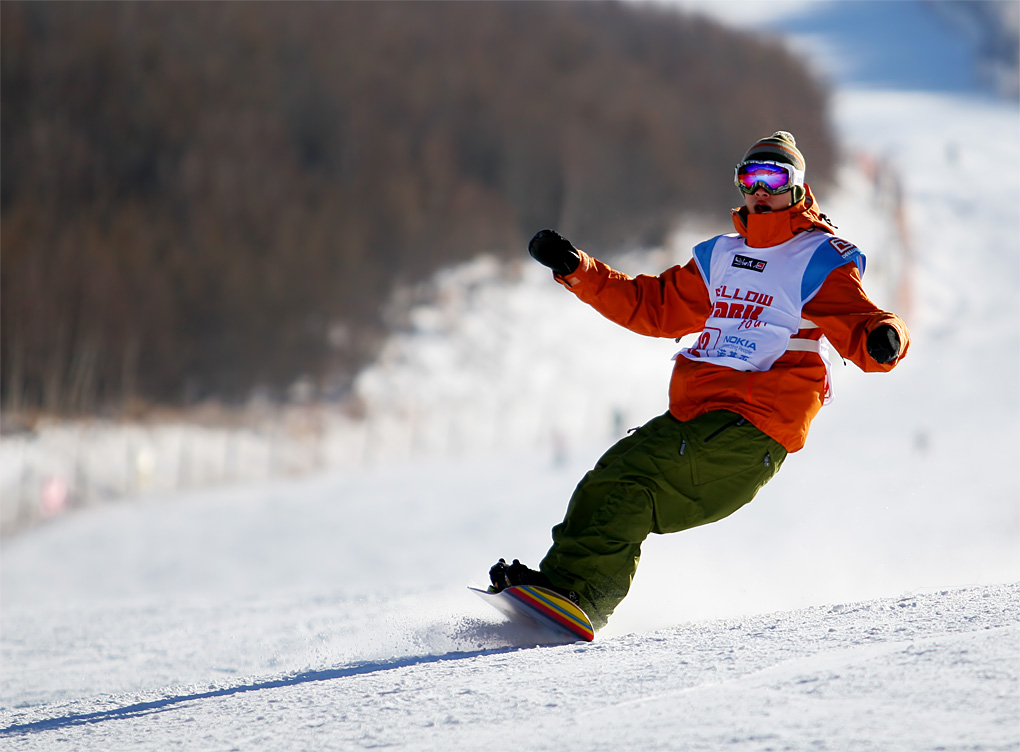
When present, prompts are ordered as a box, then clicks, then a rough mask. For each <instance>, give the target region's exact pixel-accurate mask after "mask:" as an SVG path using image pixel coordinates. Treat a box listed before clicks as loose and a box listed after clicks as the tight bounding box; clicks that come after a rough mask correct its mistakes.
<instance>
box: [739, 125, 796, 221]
mask: <svg viewBox="0 0 1020 752" xmlns="http://www.w3.org/2000/svg"><path fill="white" fill-rule="evenodd" d="M755 159H760V160H762V161H764V162H782V163H783V164H788V165H793V166H794V167H795V168H796V169H798V170H805V169H806V165H805V163H804V155H803V154H801V153H800V149H798V148H797V139H795V138H794V137H793V134H792V133H788V132H787V131H776V132H775V133H773V134H772V135H771V136H769V137H768V138H763V139H760V140H759V141H758V142H757V143H755V145H754V146H752V147H751V148H750V149H748V150H747V153H746V154H744V158H743V159H741V160H740V161H741V162H747V161H748V160H755ZM804 196H805V192H804V187H803V186H800V185H797V186H794V187H793V203H795V204H796V203H798V202H800V200H801V199H803V198H804Z"/></svg>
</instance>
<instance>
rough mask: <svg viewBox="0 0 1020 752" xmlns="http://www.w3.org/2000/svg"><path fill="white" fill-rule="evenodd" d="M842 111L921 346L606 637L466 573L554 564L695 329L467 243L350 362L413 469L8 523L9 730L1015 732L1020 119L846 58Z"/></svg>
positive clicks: (661, 553)
mask: <svg viewBox="0 0 1020 752" xmlns="http://www.w3.org/2000/svg"><path fill="white" fill-rule="evenodd" d="M823 31H824V33H826V34H829V35H832V34H834V33H835V31H834V30H833V29H831V28H826V29H824V30H823ZM833 41H834V43H835V42H837V41H838V42H840V43H846V42H847V41H850V40H847V39H846V38H839V39H837V38H833ZM910 41H911V43H912V44H914V45H918V44H920V43H921V42H923V41H924V40H923V39H912V40H910ZM935 42H936V43H938V42H939V39H938V38H937V37H936V38H935ZM915 49H916V54H930V53H929V52H927V51H926V50H924V49H923V48H915ZM835 104H836V113H835V114H836V122H837V125H838V127H839V128H840V130H841V132H842V133H843V136H844V138H845V140H846V142H847V144H848V153H852V152H855V151H857V150H859V149H865V150H866V151H867V152H868V154H869V155H870V156H871V158H872V159H873V160H875V161H877V162H880V163H885V164H886V165H887V167H888V172H886V173H884V174H887V175H890V174H891V175H898V176H899V179H900V181H901V187H902V192H903V195H904V196H905V198H906V201H905V203H904V204H902V207H901V208H902V209H903V212H902V214H900V215H898V219H899V220H901V221H902V226H901V227H899V229H896V228H895V227H894V226H893V225H894V224H895V220H896V219H897V215H895V214H893V213H890V211H889V205H888V200H889V195H890V194H889V192H888V191H882V192H875V191H874V190H873V184H872V183H871V182H869V179H868V176H867V175H866V174H865V173H864V172H862V171H861V170H860V169H859V168H857V167H848V168H847V170H846V171H845V173H844V177H843V180H842V183H841V185H840V186H839V189H838V191H836V192H834V193H832V194H831V195H823V196H821V197H820V199H821V202H822V205H823V208H824V209H825V211H826V212H827V213H829V214H830V216H832V217H833V218H834V219H835V221H836V222H837V224H839V225H840V229H841V231H844V232H845V234H846V236H847V237H849V238H850V239H852V240H853V241H854V242H856V243H857V244H858V245H859V246H860V247H861V248H862V249H863V250H864V251H865V252H866V253H867V254H868V256H869V274H868V277H867V278H866V284H867V285H868V287H869V289H870V290H871V291H872V292H873V293H874V297H875V298H876V299H877V300H878V301H879V302H880V303H882V304H884V305H889V306H897V305H899V304H901V303H902V304H903V305H904V306H906V307H907V308H909V310H904V315H905V316H906V318H907V321H908V323H909V324H910V326H911V329H912V332H913V335H914V346H913V349H912V351H911V354H910V357H909V358H908V359H907V360H906V361H905V362H904V363H903V365H902V366H901V367H900V368H898V369H897V370H896V371H895V372H894V373H893V374H890V375H864V374H860V373H858V372H857V371H856V369H854V368H853V367H852V366H851V367H846V368H844V367H842V366H837V373H836V389H837V399H836V402H835V403H834V404H833V405H831V406H829V407H828V408H826V409H825V411H824V412H823V413H822V415H821V416H820V417H819V419H818V420H817V421H816V424H815V427H814V429H813V431H812V436H811V437H810V440H809V444H808V447H807V448H806V449H805V450H804V451H803V452H800V453H798V454H796V455H794V456H792V457H791V458H790V459H789V460H788V464H787V466H786V467H784V470H783V472H782V473H780V475H779V476H778V477H777V478H776V480H775V481H773V483H771V484H770V485H769V487H768V488H767V489H765V491H763V492H762V494H761V495H760V496H759V498H758V499H757V500H756V501H755V502H754V503H753V504H751V505H749V506H748V507H747V508H746V509H744V510H741V512H740V513H739V514H737V515H734V516H733V517H732V518H730V519H728V520H725V521H723V522H721V523H718V524H716V525H712V526H708V527H706V528H702V529H698V530H694V531H689V532H687V533H684V534H681V535H677V536H666V537H661V538H653V539H651V540H650V541H649V542H648V544H647V545H646V547H645V551H644V555H643V561H642V566H641V570H640V571H639V573H638V577H637V580H636V581H635V586H634V589H633V591H632V594H631V596H630V597H629V598H628V599H627V600H626V601H625V602H624V604H623V605H622V606H621V608H620V609H619V611H618V613H617V614H616V615H615V616H614V617H613V620H612V622H611V624H610V626H609V628H607V630H605V631H604V632H603V633H601V634H600V636H599V639H598V640H597V641H596V642H595V643H593V644H590V645H571V646H561V647H551V648H541V649H527V650H522V649H519V648H520V647H521V646H526V645H529V644H531V643H532V642H533V641H534V635H533V634H529V633H527V632H526V631H521V630H519V629H515V628H513V627H511V626H509V625H506V624H505V623H503V622H501V620H500V617H499V615H498V614H496V613H495V612H494V611H492V610H491V609H489V608H488V607H487V606H486V605H485V604H484V603H481V602H480V601H479V600H478V599H477V598H475V597H473V596H472V595H470V594H469V593H468V592H467V591H466V590H464V589H463V587H462V583H464V582H465V580H468V579H472V578H474V579H481V578H483V577H484V572H485V570H486V568H487V567H488V565H489V564H491V563H492V560H493V559H494V558H495V557H498V556H518V557H520V558H522V559H523V560H525V561H529V562H534V561H537V559H538V558H539V557H540V556H541V555H542V553H544V551H545V548H546V547H547V545H548V530H549V527H550V526H551V525H552V524H554V523H555V522H557V521H558V520H559V518H560V516H561V515H562V510H563V507H564V505H565V501H566V499H567V497H568V496H569V493H570V491H571V489H572V487H573V485H574V483H575V482H576V480H577V479H578V478H579V477H580V476H581V475H582V474H583V472H584V471H585V470H586V469H587V468H588V467H589V466H590V464H591V463H592V462H593V461H594V460H595V458H596V457H597V455H598V453H599V452H600V451H601V450H602V449H604V448H605V447H606V446H607V445H608V443H609V442H610V441H611V440H612V438H613V437H614V436H615V435H618V433H619V431H620V430H622V428H625V427H627V426H629V425H633V424H635V423H637V422H639V421H642V420H644V419H646V418H647V417H649V416H650V415H653V414H656V413H658V412H660V411H661V410H663V409H664V405H665V386H666V380H667V378H668V372H669V365H670V363H669V357H670V356H671V355H672V354H673V352H675V350H676V348H677V346H676V345H675V344H674V343H673V342H669V341H659V340H648V339H643V338H639V337H636V336H634V335H629V334H627V333H626V332H622V331H620V330H618V329H616V328H614V327H612V326H611V325H609V324H608V323H606V322H603V321H601V320H599V319H598V317H597V316H595V315H594V314H593V313H592V312H591V311H590V310H587V309H585V307H584V306H581V305H578V304H577V302H576V301H575V300H573V299H572V298H571V297H570V296H569V295H566V294H564V293H563V292H562V291H561V290H559V289H558V287H557V286H556V285H554V284H552V283H551V282H550V281H549V279H548V276H547V275H546V274H545V273H544V272H543V270H541V269H538V268H536V267H535V266H534V265H524V266H522V267H521V268H511V269H501V268H498V267H496V266H495V265H494V264H492V263H491V262H486V261H480V262H477V263H475V264H472V265H468V266H466V267H465V268H463V269H459V270H452V271H449V272H447V273H446V274H444V275H443V277H442V278H441V280H439V286H438V289H439V291H440V297H439V300H437V301H435V302H433V303H431V304H428V305H422V306H419V307H418V308H416V309H414V311H413V314H412V319H411V321H412V324H413V328H412V331H411V332H410V333H409V334H408V335H407V336H406V337H402V338H395V339H394V342H393V343H392V346H391V348H390V349H389V350H388V352H387V353H386V355H385V357H384V358H383V359H382V360H381V361H380V363H379V364H377V366H376V367H375V368H374V369H371V370H370V371H368V372H366V374H365V375H364V378H363V380H362V382H361V384H360V389H361V394H362V396H363V399H364V401H365V403H366V405H367V406H368V408H369V409H370V410H372V411H373V412H376V413H381V418H380V423H379V425H380V426H381V428H379V429H378V430H379V431H380V434H381V438H380V444H381V445H387V444H391V445H393V446H394V447H395V448H394V450H393V454H392V455H391V456H395V455H402V454H406V452H402V450H401V449H400V448H399V447H398V446H397V445H398V444H401V443H412V444H414V445H416V446H417V447H418V449H419V450H420V451H419V452H418V455H417V456H418V457H419V458H418V459H405V460H401V461H399V462H397V461H387V462H380V463H378V464H376V465H368V466H365V467H361V468H356V469H348V470H342V471H340V470H338V471H334V472H330V473H324V474H321V475H319V476H314V477H309V478H306V479H303V480H298V481H284V480H280V481H265V482H258V483H252V484H249V485H247V486H238V487H234V488H226V489H219V490H213V491H209V490H205V491H201V490H199V491H193V492H190V493H182V494H172V495H163V496H153V495H150V496H147V497H145V498H140V499H137V500H134V501H132V502H131V503H123V504H117V505H110V506H106V507H100V508H96V509H90V510H88V511H86V512H82V513H78V514H72V515H67V516H65V517H64V518H61V519H59V520H58V521H55V522H53V523H51V524H48V525H44V526H41V527H38V528H36V529H33V530H30V531H27V532H25V533H23V534H22V535H19V536H16V537H14V538H9V539H6V540H5V541H4V545H3V549H2V551H0V596H2V606H3V608H2V613H0V659H2V663H0V707H2V710H0V738H2V745H3V748H4V749H11V750H76V749H83V750H84V749H90V750H93V749H96V750H120V749H128V748H132V749H152V750H163V749H170V748H183V749H188V750H228V749H244V750H249V749H273V750H309V749H361V748H366V747H377V746H395V747H402V748H405V749H422V750H426V749H443V750H446V749H480V748H492V749H506V750H511V749H514V750H516V749H553V748H556V749H559V748H566V749H578V750H589V749H634V750H646V749H690V750H718V749H721V748H732V749H735V750H742V751H743V750H770V749H776V750H778V749H819V750H826V749H829V750H841V751H842V750H882V751H883V752H885V751H887V750H923V749H946V750H978V749H984V750H1011V749H1012V750H1016V749H1020V691H1018V690H1020V626H1018V625H1020V619H1018V609H1020V606H1018V603H1020V599H1018V595H1020V593H1018V585H1017V584H1016V583H1017V582H1020V515H1018V500H1020V482H1018V477H1017V472H1016V462H1017V457H1018V456H1020V428H1018V422H1017V420H1016V417H1017V415H1018V414H1020V389H1018V386H1020V296H1018V281H1020V205H1018V202H1017V200H1016V197H1017V195H1020V174H1018V172H1017V170H1016V165H1017V164H1020V115H1018V113H1017V109H1016V106H1015V105H1005V104H1001V103H997V102H995V101H990V100H987V99H985V98H983V97H981V96H980V95H977V94H969V93H963V94H961V93H959V92H948V93H947V92H945V91H934V90H932V89H931V88H927V89H925V90H923V91H902V90H889V89H881V88H876V87H875V86H873V85H869V86H867V87H863V86H854V85H852V81H850V82H844V83H843V84H842V87H841V89H840V91H839V93H838V94H837V97H836V102H835ZM975 134H980V137H975ZM707 231H708V228H701V227H690V228H688V229H687V230H686V231H685V232H684V233H682V234H681V235H680V236H679V237H678V240H677V243H676V247H675V248H671V249H665V250H663V251H661V252H656V253H652V254H632V255H629V256H625V257H621V258H620V259H619V263H620V264H621V266H622V268H624V269H625V270H626V271H628V272H631V273H639V272H655V271H658V270H659V269H661V268H662V267H664V266H665V265H667V264H669V263H675V262H676V261H678V260H681V259H682V257H683V254H684V253H685V250H684V248H685V246H689V244H690V242H691V241H692V240H693V239H695V238H697V237H700V236H703V235H704V234H705V232H707ZM903 244H907V245H908V246H909V247H910V248H912V249H913V252H914V262H913V264H912V265H905V264H904V263H903V262H902V260H901V258H902V254H900V255H899V257H894V256H893V254H892V253H891V251H890V250H889V249H891V248H893V247H897V246H902V245H903ZM591 250H593V251H595V252H596V253H600V252H601V249H591ZM910 269H912V271H909V270H910ZM904 279H909V280H911V282H912V284H911V286H910V288H909V289H910V290H911V291H912V294H910V295H904V294H903V292H902V289H901V283H902V282H903V280H904ZM908 304H909V305H908ZM550 322H559V323H560V324H561V325H563V326H564V327H566V328H567V330H568V331H570V332H571V337H570V338H568V339H567V340H564V339H563V338H562V337H559V336H557V330H556V328H555V327H553V326H550ZM563 383H566V384H568V385H569V393H566V392H564V391H563V386H562V385H563ZM467 389H471V390H474V392H473V396H472V397H471V399H470V400H469V401H466V400H465V398H464V394H465V390H467ZM479 415H481V416H483V418H484V419H483V420H479V419H478V418H479ZM536 437H540V439H536ZM529 447H530V448H529ZM664 594H667V595H665V596H664Z"/></svg>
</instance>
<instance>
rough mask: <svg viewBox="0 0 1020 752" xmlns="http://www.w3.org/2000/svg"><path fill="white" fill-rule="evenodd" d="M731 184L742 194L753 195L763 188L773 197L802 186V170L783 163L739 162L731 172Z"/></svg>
mask: <svg viewBox="0 0 1020 752" xmlns="http://www.w3.org/2000/svg"><path fill="white" fill-rule="evenodd" d="M733 184H734V185H736V186H737V188H739V189H740V190H741V191H743V192H744V193H748V194H750V193H754V192H755V191H756V190H758V189H759V188H764V189H765V191H766V193H770V194H772V195H773V196H774V195H776V194H777V193H786V192H787V191H788V190H790V189H791V188H793V187H794V186H797V185H804V170H798V169H797V168H795V167H794V166H793V165H788V164H785V163H783V162H760V161H757V160H753V159H752V160H748V161H747V162H741V163H740V164H738V165H737V167H736V169H735V170H734V171H733Z"/></svg>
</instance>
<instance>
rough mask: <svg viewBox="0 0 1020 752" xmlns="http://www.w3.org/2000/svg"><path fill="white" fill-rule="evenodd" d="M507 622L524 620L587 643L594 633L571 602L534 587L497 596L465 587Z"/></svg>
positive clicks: (512, 588) (514, 588)
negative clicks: (506, 618)
mask: <svg viewBox="0 0 1020 752" xmlns="http://www.w3.org/2000/svg"><path fill="white" fill-rule="evenodd" d="M469 589H470V590H473V591H474V592H476V593H478V595H479V596H481V597H482V598H483V599H484V600H485V601H486V602H487V603H488V604H489V605H491V606H493V607H494V608H495V609H496V610H497V611H499V612H500V613H502V614H503V615H504V616H506V617H508V618H509V619H511V620H512V621H513V620H519V619H521V618H524V619H526V620H527V621H530V622H532V623H535V624H538V625H540V626H542V627H545V628H547V629H549V630H551V631H552V632H554V633H556V634H558V635H562V636H564V637H567V638H573V639H579V640H584V641H586V642H591V641H592V640H594V639H595V630H594V629H593V628H592V625H591V620H590V619H589V618H588V617H587V615H585V613H584V611H582V610H581V609H580V607H578V606H577V604H575V603H574V602H572V601H570V600H568V599H567V598H564V597H563V596H562V595H560V594H559V593H557V592H554V591H552V590H549V589H548V588H544V587H539V586H537V585H517V586H515V587H508V588H506V589H505V590H501V591H499V592H498V593H490V592H488V591H487V590H481V589H479V588H469Z"/></svg>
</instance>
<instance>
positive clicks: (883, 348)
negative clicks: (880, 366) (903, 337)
mask: <svg viewBox="0 0 1020 752" xmlns="http://www.w3.org/2000/svg"><path fill="white" fill-rule="evenodd" d="M868 355H870V356H871V357H872V358H874V359H875V360H876V361H877V362H879V363H890V362H892V361H894V360H896V358H898V357H899V355H900V335H899V334H897V333H896V330H895V329H894V328H893V327H891V326H889V324H882V326H880V327H878V328H877V329H875V331H873V332H871V334H869V335H868Z"/></svg>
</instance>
